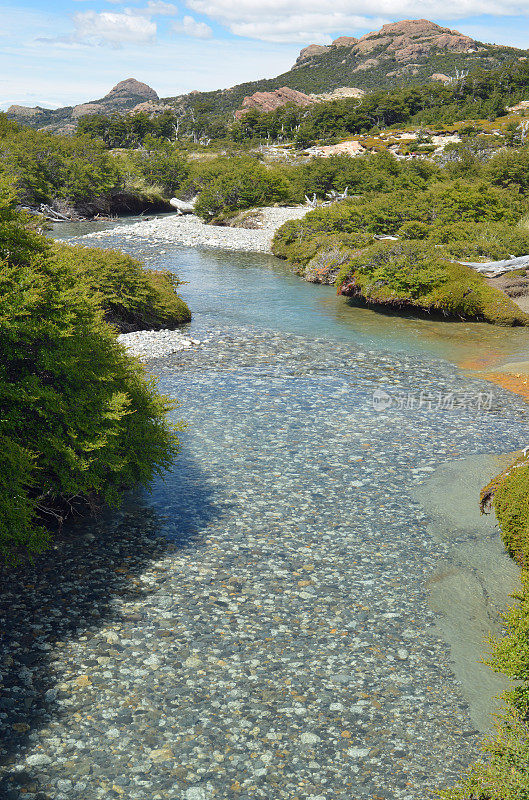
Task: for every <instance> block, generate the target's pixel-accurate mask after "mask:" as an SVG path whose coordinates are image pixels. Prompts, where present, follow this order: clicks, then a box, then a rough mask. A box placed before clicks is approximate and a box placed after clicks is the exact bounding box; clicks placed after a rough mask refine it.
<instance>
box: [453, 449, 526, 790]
mask: <svg viewBox="0 0 529 800" xmlns="http://www.w3.org/2000/svg"><path fill="white" fill-rule="evenodd" d="M491 498H492V503H493V507H494V511H495V512H496V517H497V519H498V522H499V524H500V529H501V533H502V536H503V540H504V542H505V546H506V548H507V550H508V552H509V553H510V555H511V556H512V557H513V558H515V559H516V561H517V562H518V563H519V565H520V566H521V568H522V591H521V593H520V594H519V595H517V596H515V598H514V599H515V601H516V604H515V605H514V606H513V607H512V608H511V610H510V611H509V613H508V614H507V616H506V632H505V635H504V636H503V637H502V638H501V639H499V640H497V641H496V642H494V643H493V650H492V656H491V659H490V664H491V666H492V667H493V669H495V670H496V671H497V672H501V673H504V674H505V675H507V676H508V677H509V678H511V679H512V680H513V681H514V682H515V684H514V688H513V689H512V690H510V691H509V692H507V694H506V696H505V699H506V706H505V710H504V713H503V715H502V716H501V717H500V719H499V720H498V723H497V726H496V732H495V736H494V737H493V738H491V739H490V740H489V741H488V742H487V743H486V746H485V753H486V758H485V760H484V761H483V762H480V763H477V764H475V765H474V766H473V767H472V768H471V770H470V771H469V773H468V775H467V776H466V777H465V779H464V780H463V781H462V782H461V784H460V785H459V786H457V787H456V788H454V789H452V790H449V791H447V792H443V793H442V795H441V797H442V798H443V800H527V798H529V463H528V461H527V457H525V456H521V457H520V458H518V459H517V460H516V461H515V462H514V464H513V465H512V466H511V467H509V468H508V469H507V470H506V471H505V472H504V473H502V474H501V475H499V476H498V477H497V478H495V479H494V480H493V481H492V482H491V484H489V486H487V487H485V489H484V490H483V492H482V503H483V504H484V505H485V504H487V503H488V502H489V501H490V499H491Z"/></svg>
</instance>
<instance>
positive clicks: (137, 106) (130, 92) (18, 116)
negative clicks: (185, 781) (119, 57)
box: [6, 78, 163, 131]
mask: <svg viewBox="0 0 529 800" xmlns="http://www.w3.org/2000/svg"><path fill="white" fill-rule="evenodd" d="M162 108H163V105H162V104H161V103H160V99H159V97H158V94H157V93H156V92H155V91H154V89H152V88H151V87H150V86H147V84H146V83H141V82H140V81H137V80H135V79H134V78H127V79H126V80H124V81H120V82H119V83H118V84H117V85H116V86H114V88H113V89H111V90H110V92H108V94H106V95H105V96H104V97H102V98H101V99H100V100H91V101H89V102H88V103H81V104H80V105H77V106H66V107H65V108H57V109H54V110H49V109H45V108H40V107H39V106H36V107H35V108H28V107H26V106H16V105H15V106H11V107H10V108H8V109H7V112H6V113H7V116H8V117H9V118H10V119H14V120H15V121H17V122H22V123H26V124H30V125H33V126H34V127H37V128H47V129H50V130H63V131H67V130H73V129H74V128H75V125H76V123H77V120H78V119H79V118H80V117H82V116H84V115H85V114H121V113H124V112H128V111H148V112H150V111H157V110H161V109H162Z"/></svg>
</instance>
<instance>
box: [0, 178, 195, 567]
mask: <svg viewBox="0 0 529 800" xmlns="http://www.w3.org/2000/svg"><path fill="white" fill-rule="evenodd" d="M15 202H16V198H15V197H14V196H13V195H12V194H11V193H10V192H9V190H8V189H7V187H5V186H4V187H3V190H2V191H0V321H1V325H0V408H1V412H2V413H1V414H0V451H1V452H2V470H0V557H3V558H4V559H5V560H7V561H15V560H17V559H19V558H25V557H27V555H28V554H29V555H31V554H34V553H38V552H40V551H42V550H43V549H44V548H45V547H46V546H47V545H48V543H49V542H50V540H51V538H52V537H53V535H54V533H55V532H56V531H57V530H58V529H60V526H61V525H62V523H63V522H64V520H65V519H67V518H68V517H70V516H72V515H76V516H77V515H79V514H83V513H86V512H89V511H93V510H94V509H96V508H97V507H99V506H100V505H102V504H105V503H106V504H116V503H118V502H119V498H120V495H121V493H122V491H123V490H124V489H126V488H127V487H131V486H133V485H134V484H135V483H137V482H140V483H148V482H149V481H150V480H151V479H152V478H153V477H154V476H155V475H156V474H157V473H160V472H162V471H163V470H164V469H165V468H166V467H167V466H168V465H169V464H170V462H171V461H172V459H173V457H174V455H175V454H176V453H177V451H178V440H177V437H176V432H175V427H174V426H172V425H171V424H170V423H169V421H168V412H169V409H170V404H169V403H168V402H167V400H166V399H165V398H164V397H162V396H160V395H159V394H158V393H157V391H156V387H155V385H154V384H153V382H152V381H151V380H149V379H148V378H147V377H146V375H145V373H144V370H143V367H142V366H141V365H140V364H139V362H137V361H136V360H135V359H133V358H131V357H130V356H128V355H127V353H126V352H125V350H124V349H123V348H122V347H121V346H120V345H119V344H118V341H117V338H116V328H115V327H114V326H110V325H109V324H108V323H107V322H106V321H105V317H106V318H107V319H110V320H111V321H112V322H115V323H117V324H118V326H119V327H120V328H121V329H122V328H123V326H126V325H134V326H135V327H136V326H140V327H147V326H149V327H150V326H155V327H165V326H167V325H168V324H177V323H178V322H179V321H183V320H184V319H187V318H189V310H188V309H187V307H186V306H185V305H184V304H183V302H182V301H181V300H180V299H179V298H178V296H177V295H176V293H175V292H174V288H173V286H172V284H171V279H170V278H169V277H168V276H165V275H160V274H150V273H148V272H146V271H144V270H143V269H142V267H141V265H140V264H139V263H138V262H135V261H134V260H133V259H130V258H129V257H128V256H123V255H122V254H119V253H112V252H109V251H97V250H88V249H85V248H77V247H74V248H72V247H68V246H64V245H61V246H59V245H57V246H54V245H52V244H50V242H49V241H48V240H47V239H46V238H45V237H44V236H43V235H42V234H41V233H39V231H38V230H37V229H35V222H34V220H32V219H31V218H29V217H27V216H25V215H23V214H20V213H18V212H16V211H15V210H14V204H15Z"/></svg>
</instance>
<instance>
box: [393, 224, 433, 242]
mask: <svg viewBox="0 0 529 800" xmlns="http://www.w3.org/2000/svg"><path fill="white" fill-rule="evenodd" d="M429 232H430V226H429V225H427V224H426V222H420V221H419V220H410V221H409V222H405V223H404V224H403V225H401V226H400V228H399V230H398V234H399V236H402V238H403V239H425V238H426V236H428V234H429Z"/></svg>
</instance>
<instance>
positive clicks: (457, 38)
mask: <svg viewBox="0 0 529 800" xmlns="http://www.w3.org/2000/svg"><path fill="white" fill-rule="evenodd" d="M337 47H340V48H348V49H349V50H350V53H351V55H352V56H355V57H360V58H361V59H362V61H363V63H360V64H357V66H356V70H358V71H360V70H363V69H368V68H369V67H371V66H373V61H369V60H368V59H371V58H372V57H373V55H376V56H379V55H380V54H382V55H383V57H386V58H387V57H391V58H393V59H394V60H396V61H398V62H404V63H405V62H408V61H415V60H416V59H417V58H424V57H427V56H428V55H429V54H430V53H431V52H432V51H434V50H442V51H445V52H452V53H469V52H476V51H477V50H478V48H479V44H478V42H476V41H474V39H471V38H470V36H464V35H463V34H462V33H459V31H454V30H451V29H450V28H443V27H442V26H441V25H436V24H435V22H430V21H429V20H427V19H412V20H402V21H401V22H392V23H390V24H389V25H383V26H382V28H381V29H380V30H379V31H373V32H371V33H366V34H365V36H362V37H361V38H360V39H355V38H354V37H352V36H340V37H339V38H338V39H335V40H334V42H333V43H332V44H331V45H328V46H326V45H316V44H311V45H309V47H305V48H304V49H303V50H302V51H301V53H300V54H299V57H298V59H297V61H296V66H298V67H299V66H300V65H307V62H309V61H311V60H313V59H314V58H315V57H317V56H320V55H321V54H322V53H328V52H331V51H332V50H333V49H335V48H337ZM364 59H365V61H364ZM376 63H377V64H378V63H379V60H378V58H377V60H376Z"/></svg>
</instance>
